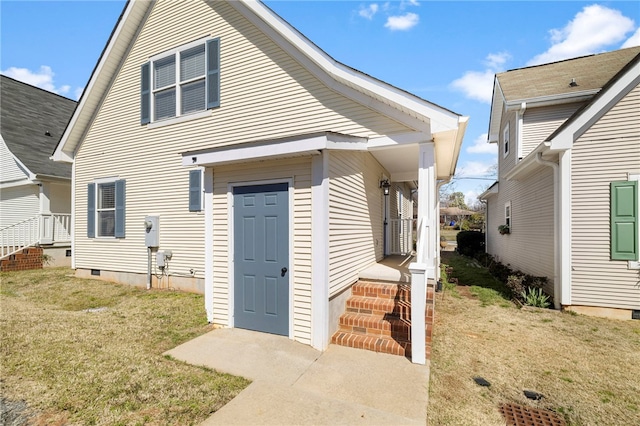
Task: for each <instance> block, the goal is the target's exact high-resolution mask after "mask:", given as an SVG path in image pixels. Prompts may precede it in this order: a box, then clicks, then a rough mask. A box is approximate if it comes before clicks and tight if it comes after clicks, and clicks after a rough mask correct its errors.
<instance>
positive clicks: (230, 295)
mask: <svg viewBox="0 0 640 426" xmlns="http://www.w3.org/2000/svg"><path fill="white" fill-rule="evenodd" d="M466 122H467V118H466V117H461V116H459V115H458V114H456V113H453V112H451V111H449V110H447V109H445V108H442V107H440V106H438V105H435V104H433V103H430V102H428V101H425V100H423V99H420V98H418V97H416V96H414V95H412V94H410V93H407V92H405V91H403V90H400V89H398V88H395V87H393V86H391V85H389V84H386V83H384V82H382V81H379V80H376V79H374V78H372V77H370V76H368V75H365V74H363V73H360V72H358V71H356V70H354V69H352V68H349V67H347V66H345V65H343V64H341V63H338V62H336V61H335V60H334V59H332V58H330V57H329V56H328V55H327V54H326V53H324V52H323V51H321V50H320V49H319V48H318V47H317V46H315V45H314V44H313V43H311V42H310V41H309V40H308V39H306V38H305V37H304V36H302V35H301V34H300V33H298V32H297V31H296V30H295V29H294V28H292V27H291V26H290V25H289V24H287V23H286V22H285V21H284V20H282V19H281V18H280V17H278V16H277V15H276V14H274V13H273V12H272V11H271V10H270V9H268V8H267V7H266V6H265V5H263V4H262V3H260V2H255V1H230V2H226V1H215V2H208V1H190V2H175V1H156V2H146V1H130V2H129V3H127V5H126V7H125V10H124V11H123V14H122V16H121V18H120V20H119V21H118V23H117V25H116V27H115V29H114V31H113V33H112V35H111V38H110V40H109V42H108V44H107V46H106V48H105V50H104V52H103V54H102V56H101V57H100V59H99V62H98V64H97V65H96V68H95V70H94V72H93V75H92V76H91V79H90V81H89V84H88V86H87V89H86V90H85V93H84V94H83V96H82V98H81V99H80V104H79V107H78V109H77V110H76V112H75V114H74V115H73V117H72V119H71V121H70V123H69V126H68V127H67V129H66V131H65V133H64V135H63V137H62V139H61V141H60V144H59V146H58V147H57V149H56V151H55V154H54V158H55V159H56V160H58V161H64V162H69V163H73V166H74V181H73V193H74V213H75V214H74V220H75V225H74V237H73V247H74V250H73V267H74V268H75V269H76V274H77V275H78V276H86V277H89V276H94V277H101V278H102V279H107V280H115V281H119V282H124V283H129V284H134V285H139V286H144V285H145V284H146V285H150V286H152V287H165V288H180V289H184V290H190V291H195V292H202V293H204V295H205V308H206V311H207V316H208V319H209V321H210V322H213V323H215V324H219V325H222V326H226V327H241V328H248V329H252V330H258V331H264V332H270V333H276V334H282V335H285V336H289V337H290V338H291V339H295V340H297V341H300V342H302V343H305V344H309V345H312V346H314V347H316V348H318V349H324V348H326V346H327V345H328V343H329V340H330V338H331V332H332V331H333V330H334V329H335V326H334V324H335V323H337V319H338V316H339V315H340V311H342V310H343V309H344V303H345V299H346V298H347V296H348V294H347V293H348V290H349V289H350V287H351V286H352V285H353V284H354V283H355V282H356V281H357V280H358V273H359V272H360V271H361V270H363V269H365V268H367V267H368V266H371V265H372V264H374V263H375V262H376V261H379V260H381V259H382V258H383V257H384V247H383V246H384V244H383V242H384V240H385V238H389V236H390V235H391V234H390V231H389V230H388V229H387V235H386V236H385V232H384V221H385V217H384V216H385V212H386V213H389V214H388V216H387V217H388V218H389V219H391V218H393V217H400V216H401V217H402V218H403V219H405V218H406V216H405V215H406V214H408V212H410V211H411V206H410V204H409V203H408V201H407V200H409V199H410V198H411V194H410V192H411V188H415V187H416V185H415V183H416V182H417V187H418V196H419V200H423V201H424V202H422V203H421V204H420V206H421V208H419V217H418V221H419V223H420V226H421V227H422V229H421V230H420V231H419V235H422V236H424V237H423V238H422V245H421V244H420V242H419V243H418V254H417V259H416V260H417V262H416V265H414V266H415V268H414V270H416V271H418V275H420V272H422V273H424V274H425V275H426V277H427V278H428V279H429V280H430V281H429V282H430V283H432V282H433V280H434V279H435V278H436V274H437V267H436V262H437V254H438V251H437V244H436V241H437V224H438V215H437V204H436V203H437V196H436V193H437V191H436V181H437V180H446V179H449V178H450V177H451V176H452V174H453V173H454V170H455V165H456V161H457V157H458V153H459V150H460V145H461V143H462V137H463V135H464V130H465V128H466ZM386 181H388V182H389V185H390V186H389V188H391V189H390V192H391V191H394V188H402V194H401V195H394V194H392V193H390V194H389V195H388V196H385V195H384V189H385V188H384V187H385V186H386ZM397 192H399V191H397ZM390 197H395V198H394V199H395V200H400V204H402V205H403V207H402V208H401V209H399V208H397V207H396V208H393V210H394V212H393V213H395V216H393V217H392V215H391V213H390V212H389V209H392V206H391V204H390V201H389V199H388V198H390ZM396 202H397V201H396ZM399 211H401V212H400V214H399V215H398V212H399ZM156 231H157V235H156V234H155V232H156ZM427 237H428V238H427ZM148 246H150V248H149V250H148ZM389 247H391V246H389ZM168 251H170V252H171V254H170V256H169V255H168ZM399 251H406V249H405V250H399ZM148 262H150V263H148ZM162 264H164V267H162ZM150 271H152V272H153V273H150ZM422 284H423V286H424V282H423V283H422ZM423 290H424V289H423ZM417 294H420V293H419V292H418V293H417ZM412 297H413V296H412ZM423 303H424V299H423ZM419 311H420V307H418V308H416V312H419ZM422 312H423V320H424V307H423V308H422ZM416 315H417V314H416ZM423 356H424V353H423Z"/></svg>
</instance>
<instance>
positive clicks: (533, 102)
mask: <svg viewBox="0 0 640 426" xmlns="http://www.w3.org/2000/svg"><path fill="white" fill-rule="evenodd" d="M599 91H600V89H592V90H582V91H580V92H573V93H560V94H557V95H549V96H539V97H537V98H528V99H514V100H510V101H507V102H506V103H505V108H506V110H507V111H512V110H518V109H520V108H521V105H522V103H526V104H527V108H537V107H543V106H551V105H561V104H568V103H572V102H583V101H588V100H589V99H591V98H593V97H594V96H595V95H596V94H597V93H598V92H599Z"/></svg>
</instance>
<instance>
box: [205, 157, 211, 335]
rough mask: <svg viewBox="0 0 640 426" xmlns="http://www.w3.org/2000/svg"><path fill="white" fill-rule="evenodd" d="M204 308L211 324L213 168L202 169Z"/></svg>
mask: <svg viewBox="0 0 640 426" xmlns="http://www.w3.org/2000/svg"><path fill="white" fill-rule="evenodd" d="M203 195H204V308H205V310H206V311H207V321H208V322H210V323H212V322H213V168H212V167H206V168H205V169H204V194H203Z"/></svg>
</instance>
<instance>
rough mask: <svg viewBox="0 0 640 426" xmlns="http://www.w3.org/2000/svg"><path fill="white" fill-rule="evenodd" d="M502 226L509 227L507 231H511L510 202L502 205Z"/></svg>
mask: <svg viewBox="0 0 640 426" xmlns="http://www.w3.org/2000/svg"><path fill="white" fill-rule="evenodd" d="M504 224H505V225H507V226H509V231H511V230H512V229H513V209H512V208H511V201H507V202H506V203H504Z"/></svg>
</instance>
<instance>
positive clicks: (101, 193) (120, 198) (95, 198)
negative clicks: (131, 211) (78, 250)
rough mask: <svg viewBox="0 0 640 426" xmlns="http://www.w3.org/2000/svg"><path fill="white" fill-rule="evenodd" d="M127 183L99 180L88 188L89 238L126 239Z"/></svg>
mask: <svg viewBox="0 0 640 426" xmlns="http://www.w3.org/2000/svg"><path fill="white" fill-rule="evenodd" d="M124 219H125V181H124V180H113V179H112V180H99V181H97V182H93V183H90V184H88V187H87V236H88V237H89V238H95V237H106V238H124V228H125V226H124V225H125V221H124Z"/></svg>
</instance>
